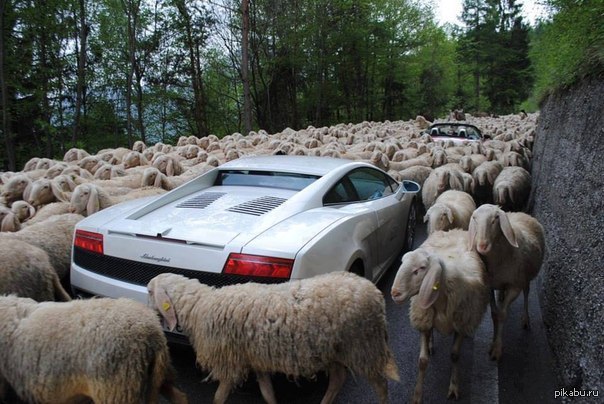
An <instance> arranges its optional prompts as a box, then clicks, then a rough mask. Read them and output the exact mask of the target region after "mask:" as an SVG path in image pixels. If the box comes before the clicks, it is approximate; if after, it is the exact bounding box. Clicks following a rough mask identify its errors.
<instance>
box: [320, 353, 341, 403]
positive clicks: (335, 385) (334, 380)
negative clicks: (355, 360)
mask: <svg viewBox="0 0 604 404" xmlns="http://www.w3.org/2000/svg"><path fill="white" fill-rule="evenodd" d="M345 381H346V368H345V367H344V366H342V365H341V364H339V363H334V364H333V365H331V367H330V368H329V384H328V385H327V391H326V392H325V395H324V396H323V400H321V404H331V403H333V400H335V398H336V395H337V394H338V393H339V392H340V390H341V389H342V386H343V385H344V382H345Z"/></svg>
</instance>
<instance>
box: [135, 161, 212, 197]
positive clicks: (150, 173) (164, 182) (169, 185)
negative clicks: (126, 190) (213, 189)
mask: <svg viewBox="0 0 604 404" xmlns="http://www.w3.org/2000/svg"><path fill="white" fill-rule="evenodd" d="M212 168H213V167H212V166H210V165H207V164H204V165H203V166H202V167H201V168H200V169H197V168H196V167H195V169H192V170H190V171H187V172H185V173H183V174H182V175H180V176H178V177H168V176H167V175H165V174H162V173H161V172H160V171H159V170H158V169H157V168H155V167H148V168H146V169H145V171H144V172H143V176H142V179H141V187H146V186H152V187H158V188H162V189H165V190H166V191H171V190H173V189H174V188H177V187H179V186H181V185H182V184H184V183H185V182H187V181H190V180H192V179H193V178H194V177H196V176H198V175H199V174H203V173H205V172H207V171H209V170H210V169H212Z"/></svg>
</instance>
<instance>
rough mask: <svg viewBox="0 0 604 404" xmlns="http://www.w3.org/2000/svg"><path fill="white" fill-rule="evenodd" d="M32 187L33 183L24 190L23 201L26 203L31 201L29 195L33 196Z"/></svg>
mask: <svg viewBox="0 0 604 404" xmlns="http://www.w3.org/2000/svg"><path fill="white" fill-rule="evenodd" d="M31 185H32V182H30V183H29V184H27V186H26V187H25V189H24V190H23V200H24V201H27V200H29V195H30V194H31Z"/></svg>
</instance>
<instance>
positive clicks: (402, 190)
mask: <svg viewBox="0 0 604 404" xmlns="http://www.w3.org/2000/svg"><path fill="white" fill-rule="evenodd" d="M420 189H421V187H420V186H419V184H418V183H417V182H415V181H409V180H403V182H401V184H400V185H399V187H398V189H397V190H396V193H395V194H394V197H395V198H396V199H397V200H399V201H400V200H401V199H403V196H405V194H417V193H418V192H419V190H420Z"/></svg>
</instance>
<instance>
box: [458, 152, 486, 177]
mask: <svg viewBox="0 0 604 404" xmlns="http://www.w3.org/2000/svg"><path fill="white" fill-rule="evenodd" d="M485 161H487V158H486V157H485V156H483V155H482V154H470V155H469V156H463V157H462V158H460V159H459V165H460V166H461V168H463V169H464V171H465V172H467V173H468V174H472V172H473V171H474V169H475V168H476V167H478V166H479V165H481V164H482V163H484V162H485Z"/></svg>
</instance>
